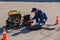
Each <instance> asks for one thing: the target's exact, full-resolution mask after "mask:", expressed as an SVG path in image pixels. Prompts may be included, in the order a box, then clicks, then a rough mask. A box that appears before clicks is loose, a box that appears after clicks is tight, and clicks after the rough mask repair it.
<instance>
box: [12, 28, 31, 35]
mask: <svg viewBox="0 0 60 40" xmlns="http://www.w3.org/2000/svg"><path fill="white" fill-rule="evenodd" d="M29 32H31V31H30V30H27V28H24V29H22V30H21V31H20V32H18V33H14V34H12V36H17V35H19V34H25V33H29Z"/></svg>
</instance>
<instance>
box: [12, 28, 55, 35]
mask: <svg viewBox="0 0 60 40" xmlns="http://www.w3.org/2000/svg"><path fill="white" fill-rule="evenodd" d="M41 29H45V30H54V29H55V28H44V27H43V28H41ZM39 30H40V29H39ZM31 31H37V30H28V29H27V28H24V29H22V30H21V31H20V32H18V33H14V34H12V36H17V35H19V34H26V33H29V32H31Z"/></svg>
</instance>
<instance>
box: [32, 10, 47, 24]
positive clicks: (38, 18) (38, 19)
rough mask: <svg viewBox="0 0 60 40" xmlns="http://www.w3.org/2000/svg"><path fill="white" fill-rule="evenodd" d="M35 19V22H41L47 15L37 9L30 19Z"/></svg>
mask: <svg viewBox="0 0 60 40" xmlns="http://www.w3.org/2000/svg"><path fill="white" fill-rule="evenodd" d="M34 19H36V22H37V23H39V24H40V23H43V22H45V21H46V20H47V16H46V14H45V13H44V12H42V11H41V10H38V12H37V13H35V16H34V17H33V18H32V20H34Z"/></svg>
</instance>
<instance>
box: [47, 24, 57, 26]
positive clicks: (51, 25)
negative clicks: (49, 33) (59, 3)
mask: <svg viewBox="0 0 60 40" xmlns="http://www.w3.org/2000/svg"><path fill="white" fill-rule="evenodd" d="M46 25H47V26H56V24H46Z"/></svg>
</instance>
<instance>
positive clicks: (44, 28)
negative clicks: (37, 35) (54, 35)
mask: <svg viewBox="0 0 60 40" xmlns="http://www.w3.org/2000/svg"><path fill="white" fill-rule="evenodd" d="M42 29H45V30H54V29H55V28H44V27H43V28H42Z"/></svg>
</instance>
